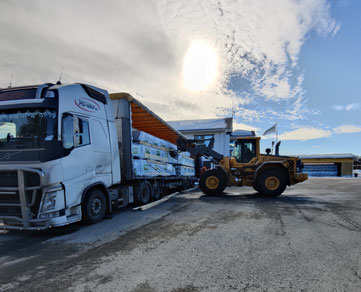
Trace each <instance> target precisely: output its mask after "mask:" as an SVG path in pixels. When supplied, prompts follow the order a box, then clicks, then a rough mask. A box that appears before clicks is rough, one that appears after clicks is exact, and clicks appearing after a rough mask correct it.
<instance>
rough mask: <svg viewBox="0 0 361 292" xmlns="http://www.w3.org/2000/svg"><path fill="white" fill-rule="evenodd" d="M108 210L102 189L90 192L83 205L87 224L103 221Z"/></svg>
mask: <svg viewBox="0 0 361 292" xmlns="http://www.w3.org/2000/svg"><path fill="white" fill-rule="evenodd" d="M106 209H107V200H106V199H105V196H104V193H103V192H102V191H101V190H100V189H92V190H90V191H89V192H88V193H87V194H86V197H85V200H84V202H83V205H82V212H83V219H84V221H85V222H86V223H89V224H94V223H97V222H99V221H101V220H103V218H104V216H105V211H106Z"/></svg>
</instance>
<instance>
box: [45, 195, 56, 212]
mask: <svg viewBox="0 0 361 292" xmlns="http://www.w3.org/2000/svg"><path fill="white" fill-rule="evenodd" d="M57 193H58V192H57V191H53V192H47V193H46V194H45V197H44V201H43V207H42V208H41V211H42V212H46V211H50V210H54V209H55V206H56V196H57Z"/></svg>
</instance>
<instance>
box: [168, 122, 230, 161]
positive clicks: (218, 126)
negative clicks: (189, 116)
mask: <svg viewBox="0 0 361 292" xmlns="http://www.w3.org/2000/svg"><path fill="white" fill-rule="evenodd" d="M232 122H233V119H232V118H222V119H206V120H182V121H168V123H169V124H170V125H171V126H173V127H174V128H175V129H176V130H178V131H180V132H181V133H182V134H183V135H184V136H186V137H187V138H189V139H211V138H212V137H214V147H213V150H215V151H217V152H218V153H220V154H223V155H224V156H229V152H230V142H231V134H232ZM204 143H205V144H207V143H209V140H206V141H204Z"/></svg>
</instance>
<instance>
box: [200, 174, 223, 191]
mask: <svg viewBox="0 0 361 292" xmlns="http://www.w3.org/2000/svg"><path fill="white" fill-rule="evenodd" d="M226 186H227V176H226V175H224V174H223V173H221V171H219V170H217V169H211V170H207V171H205V172H204V173H203V174H202V176H201V178H200V180H199V187H200V189H201V190H202V192H203V193H205V194H207V195H210V196H212V195H217V194H221V193H222V192H223V191H224V189H225V188H226Z"/></svg>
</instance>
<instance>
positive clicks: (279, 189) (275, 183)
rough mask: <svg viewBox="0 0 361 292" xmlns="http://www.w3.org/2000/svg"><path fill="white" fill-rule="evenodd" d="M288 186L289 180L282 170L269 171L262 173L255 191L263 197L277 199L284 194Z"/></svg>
mask: <svg viewBox="0 0 361 292" xmlns="http://www.w3.org/2000/svg"><path fill="white" fill-rule="evenodd" d="M286 186H287V179H286V177H285V175H284V174H283V173H282V172H281V171H280V170H277V169H267V170H265V171H263V172H261V173H260V175H259V177H258V178H257V182H256V185H255V186H254V189H255V190H257V191H258V192H259V193H261V194H263V195H266V196H269V197H277V196H279V195H281V194H282V193H283V192H284V190H285V189H286Z"/></svg>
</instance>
